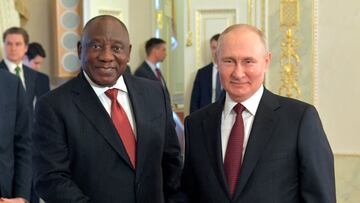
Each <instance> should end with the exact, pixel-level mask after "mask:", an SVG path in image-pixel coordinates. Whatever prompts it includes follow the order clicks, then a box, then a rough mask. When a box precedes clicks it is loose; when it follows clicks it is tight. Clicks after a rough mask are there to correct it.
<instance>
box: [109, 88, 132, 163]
mask: <svg viewBox="0 0 360 203" xmlns="http://www.w3.org/2000/svg"><path fill="white" fill-rule="evenodd" d="M105 94H106V96H108V97H109V98H110V100H111V120H112V121H113V123H114V126H115V128H116V130H117V131H118V134H119V136H120V138H121V141H122V143H123V145H124V147H125V150H126V152H127V154H128V156H129V158H130V161H131V164H132V165H133V167H134V168H135V166H136V140H135V135H134V132H133V130H132V128H131V125H130V122H129V119H128V117H127V116H126V113H125V111H124V109H123V108H122V106H121V105H120V104H119V102H118V101H117V94H118V90H117V89H109V90H107V91H106V92H105Z"/></svg>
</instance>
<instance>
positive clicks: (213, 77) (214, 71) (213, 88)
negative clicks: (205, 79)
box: [211, 62, 218, 103]
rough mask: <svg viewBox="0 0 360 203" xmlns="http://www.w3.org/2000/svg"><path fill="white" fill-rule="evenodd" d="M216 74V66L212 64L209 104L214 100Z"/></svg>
mask: <svg viewBox="0 0 360 203" xmlns="http://www.w3.org/2000/svg"><path fill="white" fill-rule="evenodd" d="M217 73H218V69H217V65H216V64H215V63H214V62H213V68H212V82H211V103H214V102H215V99H216V75H217Z"/></svg>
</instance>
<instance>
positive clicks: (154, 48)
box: [135, 38, 184, 156]
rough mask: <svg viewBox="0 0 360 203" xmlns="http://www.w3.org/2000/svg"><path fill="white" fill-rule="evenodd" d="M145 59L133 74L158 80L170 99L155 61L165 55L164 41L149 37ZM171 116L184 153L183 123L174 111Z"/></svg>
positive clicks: (160, 60) (162, 59) (157, 61)
mask: <svg viewBox="0 0 360 203" xmlns="http://www.w3.org/2000/svg"><path fill="white" fill-rule="evenodd" d="M145 51H146V60H145V61H144V62H143V63H142V64H141V65H140V66H139V67H138V68H137V70H136V71H135V76H138V77H143V78H146V79H149V80H154V81H160V82H161V84H162V86H163V88H164V90H165V93H166V97H167V98H169V100H171V99H170V93H169V90H168V89H167V87H166V82H165V80H164V78H163V76H162V74H161V71H160V68H159V67H158V66H157V63H160V62H163V61H164V59H165V57H166V42H165V41H164V40H162V39H159V38H150V39H149V40H148V41H146V43H145ZM173 118H174V121H175V123H176V132H177V135H178V139H179V142H180V146H181V154H182V156H183V155H184V147H183V146H184V125H183V123H182V122H181V121H180V118H179V117H178V115H177V114H176V113H173Z"/></svg>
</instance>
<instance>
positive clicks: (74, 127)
mask: <svg viewBox="0 0 360 203" xmlns="http://www.w3.org/2000/svg"><path fill="white" fill-rule="evenodd" d="M123 76H124V81H125V84H126V86H127V88H128V92H129V97H130V100H131V105H132V109H133V113H134V118H135V123H136V134H137V145H136V153H137V157H136V163H137V165H136V169H135V170H134V169H133V168H132V166H131V164H130V160H129V158H128V156H127V153H126V151H125V148H124V147H123V145H122V142H121V139H120V137H119V135H118V133H117V131H116V129H115V127H114V125H113V123H112V121H111V118H110V116H109V115H108V113H107V112H106V110H105V109H104V107H103V106H102V104H101V102H100V100H99V99H98V97H97V96H96V94H95V92H94V91H93V89H92V88H91V86H90V85H89V83H88V82H87V81H86V79H85V77H84V76H83V74H82V73H80V74H79V76H78V77H76V78H74V79H72V80H71V81H69V82H68V83H66V84H64V85H63V86H61V87H59V88H57V89H55V90H53V91H51V92H50V93H49V94H47V95H45V96H44V97H42V98H41V99H40V100H39V101H38V103H37V106H36V110H35V114H36V122H35V129H34V131H35V132H34V135H33V139H34V150H35V151H34V162H35V174H36V175H35V187H36V190H37V192H38V194H39V196H40V197H42V198H43V199H44V200H45V201H46V202H50V203H52V202H59V203H63V202H77V203H79V202H139V203H140V202H154V203H162V202H164V197H165V199H170V198H171V197H172V196H173V195H174V194H175V193H176V191H177V188H178V187H179V184H180V173H181V159H180V147H179V143H178V140H177V137H176V133H175V129H174V123H173V120H172V117H171V109H170V105H169V101H168V100H167V99H165V96H164V91H163V89H162V87H161V86H160V83H156V82H153V81H149V80H145V79H142V78H137V77H134V76H131V75H128V74H127V73H124V75H123Z"/></svg>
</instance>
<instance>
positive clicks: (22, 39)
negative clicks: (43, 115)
mask: <svg viewBox="0 0 360 203" xmlns="http://www.w3.org/2000/svg"><path fill="white" fill-rule="evenodd" d="M3 42H4V50H5V52H4V54H5V58H4V60H3V61H1V62H0V69H4V70H8V71H10V72H11V73H14V74H16V75H17V76H19V77H20V78H21V80H22V84H23V85H24V87H25V90H26V91H25V92H26V98H27V99H26V101H27V102H26V103H27V106H28V108H29V110H30V116H31V120H32V118H33V116H32V115H33V108H34V104H35V103H36V101H37V100H38V99H39V97H40V96H42V95H43V94H45V93H47V92H48V91H49V90H50V83H49V77H48V76H47V75H45V74H44V73H41V72H38V71H35V70H33V69H31V68H30V67H28V66H27V65H25V64H23V59H24V58H25V53H26V52H27V51H28V52H29V53H30V52H31V53H32V54H35V53H34V47H33V46H34V45H32V47H30V50H28V48H29V35H28V33H27V32H26V30H24V29H23V28H20V27H11V28H9V29H7V30H6V31H5V32H4V34H3ZM42 51H44V50H42ZM38 52H39V53H40V54H39V55H43V57H45V53H42V52H41V50H40V51H39V50H38ZM29 56H30V57H29V59H31V57H32V55H31V54H29ZM35 56H36V55H35ZM35 58H36V57H35ZM36 61H39V60H38V59H36ZM31 193H34V191H33V189H32V192H31ZM38 202H39V200H38V198H37V196H36V195H31V203H38Z"/></svg>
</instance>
